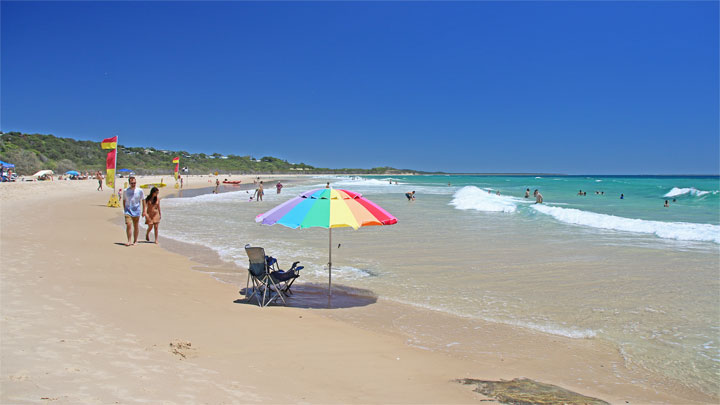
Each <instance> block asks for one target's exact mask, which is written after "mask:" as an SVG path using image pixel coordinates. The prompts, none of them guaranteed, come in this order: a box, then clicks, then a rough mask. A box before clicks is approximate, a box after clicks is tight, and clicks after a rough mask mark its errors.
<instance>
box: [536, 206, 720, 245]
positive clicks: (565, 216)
mask: <svg viewBox="0 0 720 405" xmlns="http://www.w3.org/2000/svg"><path fill="white" fill-rule="evenodd" d="M531 207H532V208H533V209H535V210H536V211H538V212H541V213H543V214H547V215H550V216H552V217H553V218H555V219H557V220H558V221H561V222H565V223H568V224H575V225H585V226H590V227H593V228H601V229H612V230H616V231H627V232H637V233H647V234H655V235H657V236H659V237H661V238H666V239H676V240H693V241H702V242H715V243H719V244H720V225H712V224H696V223H689V222H662V221H649V220H644V219H636V218H624V217H617V216H614V215H606V214H598V213H595V212H588V211H582V210H578V209H575V208H561V207H550V206H547V205H540V204H536V205H532V206H531Z"/></svg>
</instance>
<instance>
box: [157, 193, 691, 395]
mask: <svg viewBox="0 0 720 405" xmlns="http://www.w3.org/2000/svg"><path fill="white" fill-rule="evenodd" d="M288 184H290V183H288ZM229 191H233V190H229ZM173 243H176V244H178V245H183V244H187V245H191V246H192V247H193V248H192V249H187V246H185V248H175V249H169V250H170V251H173V252H175V253H180V254H189V253H190V252H192V251H193V250H194V251H196V252H197V251H207V253H206V254H204V255H202V257H205V258H207V257H208V256H212V262H211V263H206V262H203V266H199V268H194V270H196V271H201V272H207V271H210V270H216V269H218V268H225V267H234V268H237V269H240V270H241V271H243V272H244V271H247V269H246V267H243V266H242V265H238V264H235V263H232V262H228V261H225V260H223V259H222V258H221V257H220V254H219V253H218V252H216V251H215V250H213V249H211V248H209V247H207V246H204V245H199V244H192V243H189V242H184V241H178V240H174V239H173ZM165 247H166V248H167V246H165ZM188 257H193V258H197V256H196V255H191V256H188ZM206 260H207V259H206ZM205 266H206V267H205ZM211 276H212V277H213V278H215V279H216V280H218V281H219V282H221V283H229V282H230V281H227V280H223V278H222V277H215V276H214V275H211ZM304 284H307V283H303V282H302V279H300V280H298V283H297V284H296V286H303V285H304ZM334 288H338V289H340V290H341V291H343V292H345V293H348V294H349V295H353V294H354V293H355V292H356V291H358V290H357V289H356V288H354V287H349V286H344V285H341V284H336V283H334ZM310 290H312V294H317V293H318V291H319V292H322V290H323V286H322V285H319V286H316V285H312V286H311V288H310ZM360 292H361V293H364V294H363V295H361V298H359V299H355V300H353V299H352V298H348V297H347V296H346V297H344V299H345V301H350V302H352V301H357V302H362V301H364V299H363V298H367V297H369V296H370V297H373V302H372V304H373V305H374V306H375V307H377V308H378V309H376V310H368V309H366V308H363V309H358V308H356V307H355V305H352V304H349V305H348V304H347V302H343V303H342V304H341V306H342V308H345V309H344V310H343V311H344V312H343V313H337V312H332V311H321V314H322V316H326V317H329V318H331V319H336V320H341V321H343V322H348V323H352V324H354V325H359V326H360V327H362V328H366V329H368V330H371V331H373V332H375V333H386V334H391V335H393V336H397V337H400V338H403V339H405V340H406V342H407V344H408V345H410V346H412V347H418V348H420V349H422V350H431V351H435V352H442V353H445V354H447V355H450V356H453V357H456V358H465V359H467V358H468V357H471V356H472V353H470V354H468V349H467V347H468V346H472V344H471V342H470V340H471V338H470V337H469V336H465V339H464V340H465V341H464V342H463V343H462V344H461V343H458V342H451V343H450V344H449V345H447V344H445V343H443V344H439V343H437V342H436V343H435V345H434V346H433V347H427V346H423V344H421V343H419V342H417V341H415V340H416V339H414V338H413V336H411V334H409V332H407V331H403V330H401V329H398V323H397V322H396V321H392V320H391V319H388V316H387V314H388V313H392V314H395V315H394V316H396V317H397V318H405V322H406V323H412V322H423V321H425V320H427V319H429V318H430V319H433V320H434V321H433V322H430V324H432V325H437V324H445V325H450V324H451V325H455V328H456V329H460V328H466V327H467V325H468V324H472V325H473V326H472V328H471V329H473V330H478V329H483V330H484V329H491V330H494V331H495V332H494V333H495V334H501V335H503V336H505V337H507V336H511V335H517V334H520V335H522V336H525V337H526V339H525V341H528V340H541V341H544V342H545V343H548V342H550V341H552V342H553V343H559V342H562V344H563V345H566V346H575V347H576V349H579V350H587V349H588V345H586V344H584V343H579V342H578V341H587V342H592V343H589V346H599V347H601V348H602V350H600V351H603V352H604V356H607V358H606V360H607V361H608V363H609V364H611V365H612V369H613V370H615V371H614V372H615V373H616V374H617V373H618V369H622V368H624V369H626V370H625V371H626V375H624V377H623V380H625V381H626V382H627V381H631V380H637V381H644V382H645V384H646V385H649V386H652V389H654V390H659V391H661V392H662V391H669V390H667V387H673V389H672V390H671V392H674V393H683V394H685V395H687V397H686V398H693V397H694V396H695V395H696V394H698V393H700V392H699V391H698V392H696V391H695V390H694V389H692V388H690V387H687V386H685V385H682V384H680V383H678V382H677V381H674V380H672V379H670V378H667V377H665V376H663V375H660V374H657V373H654V372H652V371H649V370H646V369H642V368H638V367H637V366H634V365H632V361H631V360H628V359H626V357H625V355H624V354H623V353H622V350H621V349H620V346H619V345H618V344H617V343H614V342H611V341H608V340H604V339H600V338H595V337H570V336H565V335H563V334H559V333H557V334H556V333H551V332H547V331H543V330H538V329H534V328H530V327H527V326H526V327H523V326H518V325H512V324H508V323H504V322H500V321H490V320H484V319H481V318H473V317H467V316H463V315H459V314H453V313H449V312H446V311H443V310H441V309H438V308H431V307H424V306H419V305H415V304H412V303H406V302H401V301H399V300H395V299H392V298H385V297H381V296H380V297H378V296H376V295H375V293H374V292H372V291H367V290H363V291H360ZM306 298H307V297H306ZM309 301H312V304H310V307H311V308H313V309H326V308H323V306H322V305H323V302H322V300H315V299H309ZM288 305H289V306H299V307H307V306H305V305H303V304H299V305H297V304H296V305H294V304H293V303H289V304H288ZM363 306H364V305H357V307H363ZM346 307H347V308H346ZM348 308H349V309H348ZM353 311H354V312H359V311H362V312H363V313H352V312H353ZM367 312H373V313H374V314H375V315H373V316H368V314H367ZM410 313H412V315H408V314H410ZM410 319H412V321H410ZM431 346H432V345H431ZM461 346H462V347H461ZM537 349H538V350H542V349H540V348H539V347H538V348H537ZM472 350H473V349H470V351H471V352H472ZM481 350H483V349H481V348H475V351H481ZM592 350H597V349H596V348H593V349H592ZM527 355H528V356H530V354H529V353H528V354H527ZM472 360H473V361H477V360H478V359H472ZM502 361H505V360H502ZM502 361H501V362H502ZM601 368H603V367H602V366H601ZM631 368H632V370H630V369H631ZM543 376H544V375H542V373H540V374H538V375H533V376H531V377H530V378H534V379H539V380H542V377H543ZM516 377H517V376H516ZM558 377H559V378H562V376H558ZM508 378H515V377H508ZM615 384H622V382H619V381H616V382H615ZM583 389H585V390H586V391H583V390H580V392H583V393H586V394H587V393H588V392H592V391H591V390H592V387H590V386H587V387H583ZM587 390H590V391H587ZM704 395H705V394H704V393H700V396H701V397H702V396H704Z"/></svg>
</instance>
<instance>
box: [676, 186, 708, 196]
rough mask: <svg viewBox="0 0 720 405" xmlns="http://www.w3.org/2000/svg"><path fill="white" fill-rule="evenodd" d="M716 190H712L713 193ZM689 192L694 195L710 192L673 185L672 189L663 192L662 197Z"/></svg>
mask: <svg viewBox="0 0 720 405" xmlns="http://www.w3.org/2000/svg"><path fill="white" fill-rule="evenodd" d="M716 193H717V191H714V192H713V194H716ZM685 194H689V195H692V196H695V197H700V196H703V195H705V194H710V191H703V190H698V189H696V188H695V187H686V188H679V187H673V188H672V190H670V191H668V192H667V194H665V195H664V196H663V197H677V196H681V195H685Z"/></svg>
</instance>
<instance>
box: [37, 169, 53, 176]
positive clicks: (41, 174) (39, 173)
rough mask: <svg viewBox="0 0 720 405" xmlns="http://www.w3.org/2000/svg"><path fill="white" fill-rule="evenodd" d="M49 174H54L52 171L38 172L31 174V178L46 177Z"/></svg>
mask: <svg viewBox="0 0 720 405" xmlns="http://www.w3.org/2000/svg"><path fill="white" fill-rule="evenodd" d="M51 174H55V173H54V172H53V171H52V170H40V171H39V172H37V173H35V174H33V175H32V176H33V177H41V176H48V175H51Z"/></svg>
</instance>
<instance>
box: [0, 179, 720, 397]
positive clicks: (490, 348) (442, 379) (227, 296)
mask: <svg viewBox="0 0 720 405" xmlns="http://www.w3.org/2000/svg"><path fill="white" fill-rule="evenodd" d="M276 177H285V176H276ZM304 177H312V176H304ZM138 179H139V182H140V183H142V182H144V180H146V179H145V178H142V177H140V176H139V178H138ZM141 179H142V180H141ZM78 183H81V182H78ZM86 184H87V186H88V187H91V185H92V184H93V182H86ZM31 185H32V184H31ZM95 185H96V182H95ZM189 185H190V186H191V187H190V188H193V187H192V186H194V185H193V184H192V183H190V184H189ZM80 186H82V184H80ZM201 186H206V185H205V184H203V183H200V184H197V187H194V188H202V187H201ZM11 187H12V186H11ZM41 187H42V188H43V189H44V190H43V191H47V192H43V193H38V192H36V191H39V189H38V188H32V189H30V188H26V187H22V188H25V190H14V192H7V191H8V189H7V188H5V187H0V191H2V192H0V204H2V210H1V211H2V212H1V214H2V217H1V218H2V229H3V233H2V235H0V236H1V238H2V239H1V241H2V245H1V246H2V256H3V262H4V263H6V265H7V267H6V266H5V265H4V266H3V267H4V271H3V274H2V278H3V284H2V301H3V305H2V308H3V309H2V312H3V321H2V323H3V328H2V329H3V332H2V334H3V342H4V343H3V350H2V360H3V367H2V377H3V380H2V381H3V383H2V392H3V393H2V400H3V402H4V401H11V402H14V401H19V400H20V401H26V400H31V398H35V401H37V400H38V399H40V397H41V396H45V395H49V397H48V398H50V397H52V398H55V397H56V396H57V398H61V399H62V398H64V400H65V401H66V402H76V401H78V400H81V401H82V400H85V399H92V398H95V399H96V401H92V400H91V401H90V402H97V400H99V402H108V401H111V400H113V399H114V398H120V400H121V401H123V400H125V401H126V400H127V398H128V397H129V398H147V399H150V400H158V399H168V398H169V399H170V400H172V398H175V399H174V400H176V401H181V402H182V401H185V402H187V399H185V400H181V399H180V398H183V397H182V396H177V395H180V394H181V393H182V394H187V395H195V396H194V397H193V398H195V400H199V401H205V402H215V401H227V400H233V399H232V398H234V400H235V401H240V402H259V401H262V400H265V401H267V400H270V401H274V402H295V401H296V400H297V398H300V396H297V397H296V396H287V394H286V393H274V388H272V384H271V383H269V382H268V380H267V379H264V378H267V377H270V376H273V377H272V380H275V379H277V378H282V377H283V376H285V377H286V378H289V379H293V378H295V379H299V380H301V382H299V383H290V384H289V385H290V386H291V387H292V388H293V389H290V390H288V391H287V392H295V393H297V392H301V393H303V394H304V395H305V398H303V399H305V400H306V401H308V402H354V403H355V402H372V403H378V402H426V403H427V402H441V403H467V402H479V400H480V399H482V398H485V397H483V396H480V394H477V393H473V392H471V390H470V388H468V387H464V386H461V385H460V384H457V383H450V382H449V381H450V380H452V379H458V378H483V379H513V378H517V377H528V378H533V379H537V380H538V381H542V382H547V383H551V384H556V385H560V386H563V387H565V388H568V389H572V390H574V391H577V392H580V393H583V394H585V395H590V396H594V397H597V398H601V399H604V400H606V401H610V402H616V403H623V402H625V401H630V403H637V402H649V401H653V402H665V403H679V402H683V403H686V402H693V401H695V402H699V403H703V402H710V401H713V399H712V398H709V397H706V396H704V395H702V394H699V393H695V392H690V390H684V389H682V388H681V387H673V386H670V387H667V386H664V385H663V384H662V382H659V383H658V384H655V383H652V380H650V381H645V382H641V383H640V384H631V382H630V380H627V381H624V382H623V379H622V378H620V379H618V378H617V377H615V376H614V372H616V371H617V370H618V368H624V367H625V365H624V363H622V362H623V360H622V357H621V356H620V354H619V353H618V352H617V350H615V351H614V352H613V350H612V348H608V347H606V345H604V344H602V342H598V341H596V340H594V339H570V338H563V337H559V336H555V335H547V334H542V333H540V332H535V333H531V332H528V331H523V330H519V328H513V327H510V326H508V325H502V324H491V323H488V322H481V321H478V322H477V324H478V329H473V330H474V332H473V334H472V335H468V336H463V338H472V339H475V340H481V341H482V345H483V346H484V347H485V352H484V353H479V354H478V353H474V352H472V353H469V352H466V351H464V348H465V347H467V346H468V345H469V343H465V342H462V343H461V344H458V345H451V346H446V350H444V351H442V350H438V348H435V349H434V350H433V348H429V349H428V348H425V346H427V342H409V341H408V340H407V339H408V335H407V329H404V328H407V327H408V325H415V324H417V323H418V322H419V323H422V324H426V326H427V327H430V328H433V329H438V328H439V329H448V328H449V329H452V330H455V329H461V328H462V327H463V326H467V320H466V319H464V318H460V317H455V318H453V317H451V316H447V315H446V314H437V313H433V312H432V311H431V310H429V309H418V308H417V307H412V308H410V306H408V305H407V304H398V303H396V302H395V301H389V300H385V299H383V298H382V297H380V298H379V299H378V300H377V301H376V302H371V303H370V304H366V305H359V304H357V303H355V305H349V306H348V307H345V308H342V309H333V310H320V308H315V307H310V308H312V309H310V310H308V309H307V307H305V308H303V307H293V306H290V307H288V308H286V307H282V306H277V307H269V308H263V309H260V308H258V307H257V306H256V305H254V304H251V305H244V304H242V303H237V300H238V299H241V298H242V296H240V295H239V294H238V292H237V289H238V288H237V287H238V285H233V284H223V283H220V282H218V281H217V280H216V279H215V277H214V276H213V274H208V273H209V272H208V271H198V270H196V269H197V268H210V269H214V270H224V271H226V272H227V273H228V274H233V273H237V268H240V269H241V270H243V269H242V268H241V267H240V266H235V265H234V264H229V263H227V262H224V261H222V259H220V257H219V256H218V255H217V254H216V253H215V252H214V251H212V249H210V248H207V247H202V246H198V245H193V246H198V247H200V248H203V249H207V250H208V251H211V252H213V253H215V255H216V257H215V258H214V259H213V258H212V257H211V256H208V255H204V254H202V252H201V253H198V254H196V255H195V256H192V253H193V249H187V247H186V246H182V245H179V247H177V249H176V251H173V250H172V249H170V250H167V248H171V246H168V247H166V246H165V243H164V242H163V238H162V230H161V247H163V249H161V250H157V249H153V247H154V246H153V245H151V244H145V243H140V244H139V245H138V246H135V247H132V248H125V247H120V246H117V242H119V241H122V239H123V236H124V232H123V230H122V217H121V213H120V212H119V210H116V209H110V210H109V209H107V208H106V207H104V206H103V202H104V201H103V200H106V194H108V192H106V193H104V194H102V195H101V194H100V193H99V192H94V189H92V188H91V190H92V191H87V190H85V191H80V190H78V189H77V188H78V187H70V188H69V189H65V188H64V187H61V186H60V185H55V186H53V187H47V186H41ZM116 188H117V187H116ZM172 190H173V191H175V190H174V189H172ZM168 191H169V190H168ZM168 194H169V193H168ZM68 197H73V198H75V199H74V200H72V201H68ZM165 197H168V196H165ZM24 215H25V216H24ZM23 218H26V220H24V221H23ZM103 219H105V220H103ZM48 220H50V221H48ZM79 223H83V224H87V229H85V227H84V226H83V227H78V224H79ZM33 225H35V227H33ZM37 243H41V244H42V246H44V248H43V249H32V246H35V245H36V244H37ZM78 243H80V245H81V246H82V247H81V248H80V247H78V245H77V244H78ZM177 243H184V242H177ZM168 245H172V243H168ZM130 249H134V250H135V251H133V252H132V256H128V254H127V253H128V250H130ZM187 254H191V255H190V256H189V257H188V256H187ZM59 258H65V259H63V260H67V261H68V262H69V263H72V266H67V265H64V264H63V263H62V262H58V259H59ZM208 258H209V259H208ZM108 259H110V260H109V261H108ZM215 259H216V260H217V261H216V260H215ZM128 265H129V267H128ZM233 266H234V267H236V268H233ZM50 269H52V270H53V271H48V270H50ZM148 270H149V271H148ZM187 270H191V271H187ZM208 275H210V277H207V276H208ZM244 275H245V274H243V272H242V271H241V272H240V274H238V275H237V276H239V277H240V278H241V279H242V280H243V283H242V285H241V286H240V287H244ZM23 293H25V294H23ZM299 295H302V294H299ZM351 304H352V303H351ZM49 308H52V309H49ZM239 319H241V320H242V321H241V323H240V324H239V325H240V326H241V327H240V328H237V327H236V326H235V327H234V326H233V325H238V323H237V321H238V320H239ZM305 321H310V322H311V323H312V326H313V327H310V328H308V327H307V325H303V323H302V322H305ZM276 323H278V324H280V325H283V326H282V329H283V333H282V334H278V333H276V332H277V330H276V329H277V324H276ZM257 324H260V325H261V326H262V327H261V328H256V325H257ZM148 327H149V329H147V328H148ZM315 327H317V328H324V329H321V330H316V329H315ZM328 328H329V329H328ZM88 331H89V332H90V333H87V332H88ZM288 331H289V332H292V333H288ZM128 334H130V335H132V336H129V335H128ZM285 334H288V335H289V336H284V335H285ZM478 334H480V336H478ZM248 335H251V336H248ZM83 336H84V337H83ZM178 338H179V339H187V340H188V341H192V346H191V347H187V346H183V345H181V344H179V346H178V347H181V348H180V349H177V348H176V349H173V350H175V351H178V352H180V353H181V354H183V355H179V354H176V353H173V352H172V351H171V350H167V347H168V343H169V342H174V339H178ZM256 339H257V340H256ZM258 341H263V342H268V344H274V345H279V346H272V347H273V350H276V351H277V352H278V353H281V354H282V353H285V354H286V355H287V356H289V358H290V360H289V363H290V364H289V365H288V364H285V365H283V370H282V371H280V372H279V373H280V375H279V376H278V374H277V369H276V368H275V367H259V368H258V366H259V365H260V364H263V357H262V356H257V355H255V354H254V353H253V352H252V350H249V349H251V347H252V346H253V345H254V344H256V342H258ZM108 342H109V343H108ZM298 342H302V344H301V345H300V346H301V347H302V349H303V350H306V349H309V350H310V354H308V353H305V352H303V350H298V349H299V348H298V347H297V346H296V345H297V344H298ZM113 343H114V344H115V345H114V346H113ZM181 343H182V342H181ZM430 343H433V342H430ZM441 343H443V342H440V344H438V345H439V346H438V347H441ZM108 344H110V346H108ZM243 347H245V349H243ZM119 348H121V349H123V350H118V349H119ZM88 349H89V350H88ZM341 349H342V350H341ZM83 351H84V352H85V353H90V354H92V355H94V356H98V357H100V359H95V358H93V359H90V360H87V359H83V357H82V356H80V357H78V355H79V353H81V352H83ZM299 352H300V353H299ZM21 353H24V354H21ZM108 353H110V354H112V355H113V357H112V358H109V359H106V360H108V361H107V364H103V363H102V361H101V360H102V358H103V356H104V355H106V354H108ZM393 353H395V354H393ZM397 353H401V355H396V354H397ZM292 356H299V357H301V358H302V359H303V361H299V360H297V359H296V358H295V357H292ZM228 358H230V359H232V360H231V361H228V360H227V359H228ZM396 358H397V359H398V360H396ZM248 359H250V361H249V363H250V364H256V366H254V367H252V373H249V372H248V371H249V370H248V369H247V367H244V366H245V365H246V364H248ZM252 359H255V360H254V361H255V362H254V361H253V360H252ZM400 359H401V360H400ZM343 361H344V364H345V367H343V366H338V365H337V364H338V363H341V364H342V363H343ZM406 362H407V363H409V364H407V363H406ZM114 363H118V364H114ZM191 363H192V364H191ZM309 364H312V367H310V368H312V370H311V371H308V370H307V367H306V366H308V365H309ZM371 364H372V367H368V366H370V365H371ZM378 364H380V365H384V367H387V368H388V370H390V371H389V372H384V371H382V369H381V368H379V367H378ZM348 365H351V366H352V367H350V368H353V370H348V367H347V366H348ZM143 367H145V368H148V367H149V368H152V367H155V368H158V369H165V370H166V371H170V372H172V371H173V370H174V371H175V373H176V375H178V376H185V377H188V376H191V375H195V376H196V377H195V378H197V377H199V376H200V375H201V374H196V373H197V372H198V371H197V370H205V371H207V372H211V373H213V375H217V376H219V377H218V379H219V382H218V381H215V382H214V383H213V384H211V385H212V387H214V390H217V391H218V392H211V391H212V390H209V389H207V388H203V387H201V386H200V384H199V383H195V384H191V387H190V388H188V389H180V390H177V391H176V389H175V387H174V384H175V383H178V382H179V381H175V380H176V377H171V376H167V377H165V376H160V375H154V374H152V373H150V374H147V373H144V372H141V371H139V370H141V369H143ZM364 367H368V368H364ZM45 370H50V371H49V374H46V375H45V376H44V375H43V374H42V372H44V371H45ZM53 370H54V371H53ZM63 370H64V371H63ZM75 370H79V371H75ZM121 370H125V371H130V372H131V375H134V376H136V377H137V376H138V375H140V376H144V377H145V378H146V381H149V382H151V383H153V382H154V383H156V384H157V386H156V387H154V388H153V389H151V390H150V391H151V392H150V393H147V392H145V391H144V390H143V389H141V386H140V385H141V383H140V382H138V381H134V380H133V379H132V378H119V379H118V381H117V382H114V383H111V382H110V381H108V380H107V379H106V378H105V377H104V376H107V375H110V376H118V375H120V374H118V373H120V372H121ZM300 370H304V371H300ZM239 371H240V374H241V377H242V378H241V377H238V376H237V375H236V374H237V373H238V372H239ZM620 371H622V370H620ZM298 373H300V374H298ZM303 373H308V375H305V374H303ZM234 374H235V375H234ZM258 375H260V376H261V377H263V378H258ZM328 375H329V376H332V377H331V380H333V381H335V382H337V383H338V384H339V387H340V388H333V387H330V386H328V385H327V384H325V383H323V381H324V379H325V378H327V376H328ZM580 375H582V377H580V378H582V380H579V379H578V376H580ZM640 375H641V376H642V373H641V374H640ZM646 377H647V376H646ZM235 378H240V379H241V381H236V380H235ZM81 381H83V382H81ZM93 381H94V382H96V383H102V384H99V386H96V387H95V388H86V389H84V390H81V392H80V393H76V394H73V393H72V391H73V390H72V387H74V386H75V387H76V386H77V384H78V383H81V384H83V386H85V387H87V384H89V383H90V384H92V383H93ZM283 381H284V380H283ZM421 381H422V382H421ZM640 381H642V380H640ZM388 382H391V383H393V384H395V387H391V386H390V385H392V384H388ZM410 382H412V384H410ZM419 382H421V383H420V384H418V383H419ZM205 383H206V384H207V381H205ZM67 384H69V385H68V387H70V388H63V386H64V385H67ZM103 384H104V385H103ZM408 384H410V385H408ZM248 385H251V386H252V387H253V388H255V390H251V389H248ZM410 387H412V389H413V390H416V391H417V392H415V393H413V394H412V395H410V396H408V394H409V393H410ZM218 388H220V389H219V390H218ZM53 390H54V393H53V392H48V391H53ZM281 391H283V390H281ZM118 392H125V393H126V394H128V395H129V396H128V397H124V396H120V397H117V396H116V395H117V393H118ZM35 394H37V395H35ZM60 394H62V395H60ZM86 394H87V396H83V395H86ZM33 395H35V397H33ZM58 395H59V396H58ZM253 395H255V396H254V397H253Z"/></svg>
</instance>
